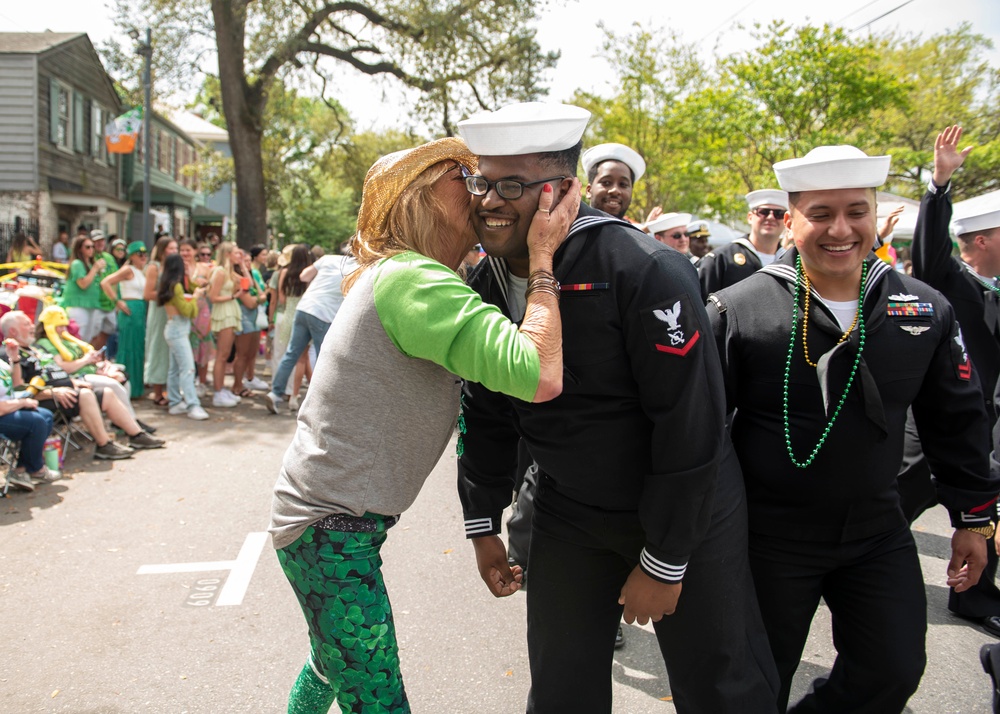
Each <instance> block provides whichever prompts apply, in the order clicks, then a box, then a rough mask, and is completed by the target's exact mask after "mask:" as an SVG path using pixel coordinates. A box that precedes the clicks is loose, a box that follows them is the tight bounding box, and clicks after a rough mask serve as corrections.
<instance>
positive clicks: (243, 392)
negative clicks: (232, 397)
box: [236, 389, 253, 397]
mask: <svg viewBox="0 0 1000 714" xmlns="http://www.w3.org/2000/svg"><path fill="white" fill-rule="evenodd" d="M236 396H237V397H252V396H253V390H252V389H242V390H240V391H239V392H237V393H236Z"/></svg>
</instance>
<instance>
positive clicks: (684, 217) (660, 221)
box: [646, 213, 691, 235]
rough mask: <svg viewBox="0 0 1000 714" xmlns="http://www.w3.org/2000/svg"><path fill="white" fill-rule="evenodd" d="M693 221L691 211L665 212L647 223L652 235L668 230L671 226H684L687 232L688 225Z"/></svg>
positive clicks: (647, 228)
mask: <svg viewBox="0 0 1000 714" xmlns="http://www.w3.org/2000/svg"><path fill="white" fill-rule="evenodd" d="M690 222H691V214H690V213H664V214H663V215H662V216H660V217H659V218H654V219H653V220H651V221H650V222H649V223H647V224H646V230H647V231H649V234H650V235H654V234H656V233H662V232H663V231H668V230H670V229H671V228H677V227H680V228H683V229H684V231H685V233H686V232H687V225H688V223H690Z"/></svg>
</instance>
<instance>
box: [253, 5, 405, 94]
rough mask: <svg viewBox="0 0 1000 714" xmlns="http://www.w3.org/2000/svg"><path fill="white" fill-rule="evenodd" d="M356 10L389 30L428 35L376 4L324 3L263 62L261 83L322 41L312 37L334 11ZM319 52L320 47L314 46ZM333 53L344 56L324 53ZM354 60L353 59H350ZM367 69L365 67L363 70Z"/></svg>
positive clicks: (259, 75)
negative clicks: (379, 8)
mask: <svg viewBox="0 0 1000 714" xmlns="http://www.w3.org/2000/svg"><path fill="white" fill-rule="evenodd" d="M341 12H346V13H354V14H355V15H360V16H361V17H363V18H364V19H366V20H367V21H368V22H370V23H372V24H373V25H378V26H379V27H381V28H383V29H386V30H389V31H390V32H395V33H398V34H401V35H404V36H407V37H410V38H412V39H414V40H419V39H420V38H421V37H423V35H424V31H423V30H422V29H420V28H418V27H414V26H412V25H409V24H407V23H403V22H397V21H396V20H392V19H390V18H387V17H385V16H384V15H382V14H380V13H378V12H375V10H373V9H372V8H370V7H368V6H367V5H363V4H361V3H357V2H336V3H327V4H326V5H323V6H322V7H320V8H319V9H318V10H316V11H315V12H314V13H313V14H312V15H311V16H310V17H309V18H308V19H307V20H306V22H305V24H303V25H302V27H301V28H300V29H299V30H298V32H296V33H295V34H294V35H292V36H291V37H289V38H288V40H287V41H285V42H284V43H282V45H281V46H280V47H279V48H278V49H277V50H275V51H274V52H273V53H272V54H271V56H270V57H268V58H267V61H265V62H264V64H263V66H262V67H261V68H260V70H259V71H258V72H257V81H258V82H259V83H261V84H264V85H266V84H267V83H268V82H270V81H271V80H272V79H273V78H274V76H275V75H276V74H277V73H278V70H279V69H281V67H283V66H284V65H285V64H287V63H288V62H290V61H291V60H292V58H294V57H295V56H296V55H297V54H298V53H299V52H302V51H303V50H306V48H307V46H309V45H317V44H318V43H311V42H310V41H309V38H311V37H312V36H313V34H314V33H315V32H316V29H317V28H318V27H319V26H320V25H321V24H323V22H324V21H325V20H326V19H327V18H329V17H330V16H331V15H333V14H336V13H341ZM328 49H330V50H331V51H333V52H336V51H337V50H336V48H333V47H330V48H328ZM310 51H313V52H315V51H316V50H310ZM322 54H329V55H330V56H331V57H337V58H338V59H343V58H342V57H339V56H337V55H336V54H332V53H322ZM346 61H350V60H346ZM362 71H363V70H362Z"/></svg>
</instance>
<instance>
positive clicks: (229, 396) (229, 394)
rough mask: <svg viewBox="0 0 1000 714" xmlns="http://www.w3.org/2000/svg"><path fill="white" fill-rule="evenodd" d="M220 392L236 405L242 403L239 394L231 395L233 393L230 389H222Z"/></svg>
mask: <svg viewBox="0 0 1000 714" xmlns="http://www.w3.org/2000/svg"><path fill="white" fill-rule="evenodd" d="M222 391H223V392H225V393H226V397H228V398H229V399H231V400H232V401H234V402H236V403H237V404H239V403H240V402H242V401H243V397H241V396H240V395H239V394H233V391H232V390H231V389H223V390H222Z"/></svg>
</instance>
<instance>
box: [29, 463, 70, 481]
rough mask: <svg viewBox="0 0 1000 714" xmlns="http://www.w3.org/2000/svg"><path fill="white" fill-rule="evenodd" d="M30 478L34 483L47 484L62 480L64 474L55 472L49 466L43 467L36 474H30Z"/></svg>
mask: <svg viewBox="0 0 1000 714" xmlns="http://www.w3.org/2000/svg"><path fill="white" fill-rule="evenodd" d="M28 477H29V478H30V479H31V480H32V482H33V483H47V482H50V481H58V480H59V479H61V478H62V474H61V473H59V472H58V471H53V470H52V469H50V468H49V467H48V466H42V468H41V469H39V470H38V471H36V472H35V473H33V474H28Z"/></svg>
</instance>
